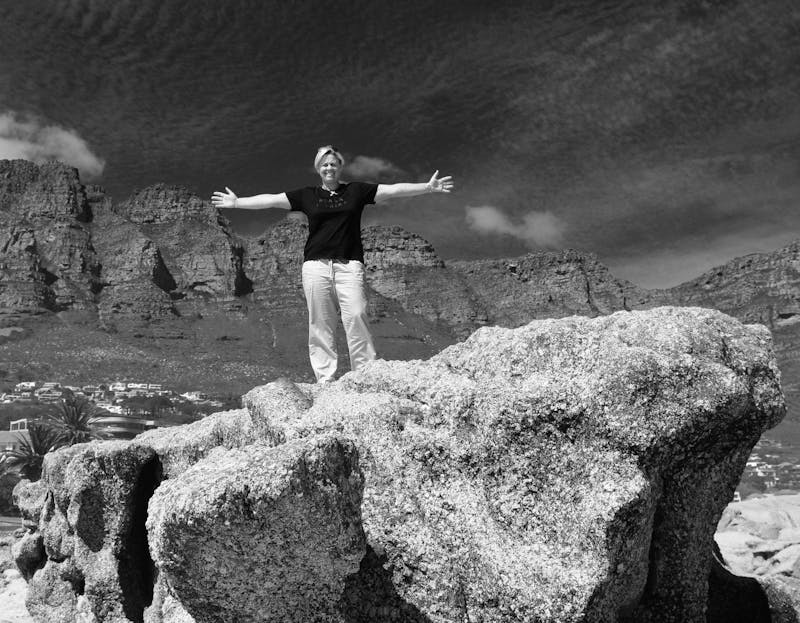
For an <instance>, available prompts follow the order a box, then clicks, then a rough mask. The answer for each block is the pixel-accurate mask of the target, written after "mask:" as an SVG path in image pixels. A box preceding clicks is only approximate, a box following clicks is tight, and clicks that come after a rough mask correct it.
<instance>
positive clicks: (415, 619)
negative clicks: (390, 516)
mask: <svg viewBox="0 0 800 623" xmlns="http://www.w3.org/2000/svg"><path fill="white" fill-rule="evenodd" d="M386 563H387V559H386V556H379V555H378V554H377V553H376V552H375V550H374V549H372V548H371V547H369V546H367V553H366V554H365V555H364V558H363V560H362V561H361V566H360V568H359V570H358V573H354V574H353V575H351V576H349V577H348V578H347V579H346V580H345V586H344V592H343V594H342V599H341V601H340V602H339V612H340V613H341V615H342V620H343V621H344V622H345V623H384V622H387V621H403V623H433V622H432V620H431V619H430V618H428V617H427V616H425V615H424V614H423V613H422V612H420V610H419V609H418V608H417V607H416V606H414V605H412V604H410V603H408V602H407V601H406V600H404V599H403V598H402V597H401V596H400V595H398V594H397V591H396V590H395V588H394V584H393V583H392V572H391V569H386V567H385V565H386Z"/></svg>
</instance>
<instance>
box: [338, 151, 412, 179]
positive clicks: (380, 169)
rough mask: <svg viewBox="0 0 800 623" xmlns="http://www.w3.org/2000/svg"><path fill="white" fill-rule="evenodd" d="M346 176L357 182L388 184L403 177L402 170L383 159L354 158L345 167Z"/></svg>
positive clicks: (369, 157)
mask: <svg viewBox="0 0 800 623" xmlns="http://www.w3.org/2000/svg"><path fill="white" fill-rule="evenodd" d="M345 171H346V172H347V175H349V176H351V177H353V178H355V179H358V180H374V181H376V182H389V181H394V180H396V179H398V178H399V177H401V176H403V175H404V171H403V169H401V168H400V167H398V166H396V165H394V164H392V163H391V162H389V161H388V160H384V159H383V158H377V157H373V156H356V157H355V158H353V161H352V162H348V163H347V165H345Z"/></svg>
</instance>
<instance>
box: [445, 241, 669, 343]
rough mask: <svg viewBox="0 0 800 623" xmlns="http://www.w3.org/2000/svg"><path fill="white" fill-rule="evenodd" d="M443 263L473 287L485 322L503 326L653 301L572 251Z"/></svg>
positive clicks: (588, 257)
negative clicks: (483, 313)
mask: <svg viewBox="0 0 800 623" xmlns="http://www.w3.org/2000/svg"><path fill="white" fill-rule="evenodd" d="M447 265H448V267H450V268H451V269H452V270H453V271H455V272H456V273H458V274H461V275H463V277H464V278H465V279H467V280H468V281H469V283H471V284H472V286H473V288H474V290H475V292H476V293H478V295H479V296H480V300H481V302H482V303H483V305H484V307H485V309H486V313H487V316H488V321H489V323H490V324H497V325H500V326H504V327H518V326H520V325H521V324H524V323H526V322H529V321H530V320H531V319H533V318H563V317H564V316H570V315H573V314H579V315H582V316H590V317H591V316H599V315H601V314H610V313H612V312H615V311H620V310H625V309H627V310H631V309H642V308H647V307H654V306H655V305H656V304H657V302H658V299H656V298H655V297H654V295H653V293H650V292H648V291H647V290H645V289H643V288H639V287H638V286H636V285H634V284H632V283H630V282H628V281H623V280H620V279H617V278H615V277H614V276H613V275H612V274H611V273H610V272H609V270H608V268H606V267H605V266H603V265H602V264H601V263H600V262H598V261H597V257H595V256H594V255H592V254H590V253H580V252H578V251H575V250H572V249H568V250H566V251H561V252H557V253H556V252H541V253H529V254H528V255H523V256H522V257H516V258H505V259H488V260H472V261H450V262H448V263H447ZM661 302H662V304H663V303H665V302H666V301H664V300H662V301H661Z"/></svg>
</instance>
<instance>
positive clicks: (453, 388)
mask: <svg viewBox="0 0 800 623" xmlns="http://www.w3.org/2000/svg"><path fill="white" fill-rule="evenodd" d="M244 403H245V405H246V409H243V410H239V411H234V412H227V413H226V414H218V416H217V419H216V420H215V421H214V422H212V423H211V424H210V425H207V426H206V427H203V426H202V424H203V423H197V424H195V425H191V426H190V427H187V428H184V429H173V430H171V431H154V432H151V433H147V434H146V435H144V436H140V437H139V438H137V439H136V440H134V441H133V442H131V444H129V445H127V446H125V445H115V444H111V445H109V443H108V442H106V443H93V444H89V445H85V446H78V447H76V449H71V450H68V451H60V452H58V453H56V454H55V455H53V457H52V458H49V459H48V462H47V464H46V467H45V474H46V480H45V482H46V484H47V487H48V490H49V493H48V500H51V501H49V502H48V503H47V504H46V505H45V509H44V511H43V513H42V518H41V521H40V531H41V536H42V540H43V543H44V547H45V550H46V554H47V559H46V561H44V563H43V566H41V568H37V569H36V570H35V571H34V574H33V577H32V579H31V587H32V590H31V593H30V596H29V607H30V609H31V612H32V613H34V614H35V616H36V617H37V620H39V621H44V620H58V619H57V618H55V617H56V616H62V615H61V614H59V613H60V612H71V613H73V614H74V613H76V612H79V611H82V610H81V609H84V610H85V609H87V608H88V609H89V610H91V612H93V613H94V616H95V617H97V620H98V621H99V622H101V623H103V622H105V621H115V623H122V622H124V621H133V620H137V619H136V618H134V617H132V616H131V613H134V614H136V613H140V612H141V613H146V615H147V617H148V619H147V620H148V621H152V622H155V621H163V620H166V619H165V618H164V617H165V616H167V615H166V612H167V609H169V611H170V612H177V613H178V614H177V615H176V617H178V616H179V617H182V619H176V620H186V617H187V616H189V615H191V616H192V617H194V618H195V620H196V621H198V622H203V623H205V622H212V621H213V622H217V621H220V622H221V621H230V620H241V621H266V620H270V621H296V620H298V616H297V613H301V616H300V617H299V618H300V619H303V620H318V621H331V622H339V623H343V622H344V621H348V622H351V621H370V622H376V621H377V622H381V621H386V622H388V621H398V620H401V621H412V622H413V621H419V622H424V623H430V622H434V623H445V622H448V623H449V622H452V621H465V620H470V621H480V620H483V621H498V622H502V621H509V622H511V621H525V620H529V621H540V622H543V623H544V622H553V623H555V622H558V623H565V622H570V621H574V622H578V621H582V622H588V621H592V622H595V621H597V622H601V621H609V622H611V621H618V622H620V623H623V622H631V623H632V622H634V621H635V622H637V623H641V622H644V623H646V622H679V621H680V622H682V623H692V622H698V623H699V622H700V621H707V619H706V611H707V609H709V612H712V611H713V612H720V611H721V610H719V609H717V610H715V609H714V607H716V606H715V605H718V604H719V603H720V601H721V600H723V599H722V597H721V596H722V595H725V594H727V592H726V591H730V590H731V589H730V587H731V583H733V582H735V576H730V577H729V576H727V575H725V574H721V573H717V571H718V568H717V567H715V565H714V560H715V558H714V541H713V535H714V531H715V527H716V524H717V521H718V520H719V518H720V515H721V514H722V512H723V510H724V508H725V505H726V503H727V501H728V500H729V499H730V497H731V495H732V493H733V490H734V488H735V486H736V484H737V482H738V480H739V477H740V474H741V471H742V468H743V466H744V463H745V461H746V460H747V457H748V455H749V452H750V449H751V447H752V446H753V445H754V443H755V442H756V440H757V439H758V438H759V436H760V435H761V433H762V432H763V431H764V430H765V429H766V428H768V427H770V426H773V425H774V424H775V423H776V422H777V421H778V420H779V419H780V418H781V417H782V416H783V414H784V404H783V398H782V394H781V390H780V383H779V373H778V370H777V367H776V364H775V359H774V355H773V352H772V347H771V341H770V336H769V332H768V331H767V330H766V329H765V328H763V327H761V326H747V327H745V326H742V325H741V324H739V323H738V322H736V321H735V320H733V319H731V318H730V317H727V316H725V315H723V314H720V313H718V312H713V311H709V310H701V309H675V308H659V309H655V310H652V311H648V312H620V313H616V314H613V315H610V316H601V317H598V318H594V319H589V318H581V317H571V318H565V319H562V320H544V321H536V322H532V323H530V324H528V325H526V326H523V327H520V328H518V329H501V328H483V329H480V330H479V331H477V332H476V333H475V334H473V335H472V336H471V337H470V338H469V339H468V340H466V341H465V342H463V343H461V344H457V345H455V346H452V347H450V348H448V349H446V350H444V351H443V352H441V353H440V354H439V355H436V356H435V357H433V358H431V359H430V360H428V361H424V362H423V361H416V362H400V361H380V360H379V361H376V362H374V363H373V364H371V365H370V366H368V367H366V368H364V369H362V370H360V371H359V372H357V373H352V374H349V375H347V376H345V377H344V378H343V379H341V380H340V381H338V382H336V383H333V384H329V385H322V386H319V385H304V384H297V385H296V384H293V383H291V382H289V381H287V380H281V381H278V382H275V383H274V384H269V385H267V386H264V387H259V388H256V389H254V390H253V391H252V392H251V393H250V394H248V395H247V396H246V397H245V399H244ZM238 429H241V430H242V431H243V432H242V434H240V435H237V433H236V431H237V430H238ZM251 439H255V440H256V441H255V443H251ZM215 444H216V445H217V446H218V447H216V448H213V447H212V446H213V445H215ZM122 457H129V458H126V459H124V460H123V458H122ZM356 457H358V459H357V460H356ZM356 461H357V462H356ZM135 465H141V466H143V467H142V468H141V469H139V468H134V466H135ZM125 466H128V467H125ZM144 466H147V467H146V468H145V467H144ZM123 467H125V468H124V469H123ZM159 468H160V469H159ZM137 469H138V471H137ZM158 472H160V473H161V476H155V474H157V473H158ZM123 473H127V476H126V477H125V478H127V479H126V480H125V481H124V482H121V481H120V479H121V478H122V474H123ZM362 473H363V490H362V489H361V487H362ZM57 474H64V476H63V477H59V476H57ZM142 474H148V475H147V476H143V475H142ZM159 478H160V479H161V483H160V485H158V487H157V488H156V489H155V493H154V494H153V496H152V497H151V498H150V500H149V505H148V508H149V511H148V512H149V516H148V519H147V526H148V541H149V546H150V552H151V553H152V558H153V565H154V568H155V569H158V570H159V571H158V572H157V573H154V575H153V576H152V577H150V578H149V579H150V585H149V586H150V588H149V589H146V590H145V589H144V588H142V589H141V590H138V589H137V590H138V592H136V593H135V595H132V596H130V597H129V598H128V601H127V602H126V603H128V604H129V606H127V608H128V610H126V611H124V612H120V611H119V610H114V611H113V612H112V609H111V605H110V601H109V599H110V597H111V596H112V595H116V596H117V598H122V597H124V594H123V595H122V596H120V594H119V588H118V587H119V586H122V585H123V583H121V582H120V581H119V580H118V578H120V577H122V576H124V573H123V572H122V570H121V569H122V567H121V566H120V565H122V562H123V561H124V560H127V558H126V556H125V555H124V552H131V551H132V550H131V549H130V545H131V543H133V542H136V541H135V539H140V538H142V537H141V534H142V532H141V530H142V526H143V525H144V518H143V517H142V515H141V514H137V513H139V512H140V511H137V510H133V511H132V512H122V511H121V510H120V509H122V508H123V506H124V504H129V506H128V507H127V508H129V509H141V508H142V500H144V499H145V498H146V497H147V495H146V494H147V488H146V487H145V485H143V484H139V485H136V484H134V483H143V482H144V483H152V482H153V479H155V480H156V481H157V480H158V479H159ZM164 478H166V479H164ZM137 486H138V487H139V488H138V491H140V492H142V495H136V496H130V495H128V492H130V491H132V490H133V489H136V487H137ZM142 487H145V488H144V489H143V488H142ZM98 492H103V496H107V497H108V499H109V500H110V503H109V511H108V512H103V513H97V512H96V509H97V508H100V505H99V502H98V500H100V499H105V498H100V497H98ZM359 499H360V506H359V504H358V500H359ZM123 502H124V504H123ZM103 508H105V506H103ZM92 509H95V510H92ZM133 516H135V517H136V518H137V519H135V520H134V521H132V522H129V521H127V520H126V519H125V518H128V517H133ZM81 518H83V521H81ZM126 529H127V530H128V532H127V533H126V531H125V530H126ZM362 531H363V535H362ZM125 534H129V535H136V536H128V537H126V536H125ZM100 535H104V536H103V537H102V538H100ZM84 544H86V545H93V546H94V549H93V550H92V547H89V548H88V549H89V550H92V554H91V555H90V554H89V553H88V552H87V548H86V547H85V546H84ZM121 553H123V554H122V555H121ZM100 560H102V561H104V564H102V565H101V564H100ZM265 561H268V563H269V564H264V562H265ZM88 562H91V563H92V569H94V570H93V571H91V572H89V571H88V570H87V568H86V566H85V565H86V563H88ZM139 562H140V563H143V564H141V565H140V566H139V568H140V569H147V568H148V564H147V561H146V560H140V561H139ZM101 573H102V574H105V576H104V577H105V580H103V581H101V579H100V574H101ZM156 576H157V577H156ZM75 578H79V579H80V578H83V581H84V584H83V585H82V584H81V583H80V582H76V581H75ZM138 578H139V579H138V580H137V582H139V583H138V584H137V583H136V582H134V583H133V585H134V586H141V585H142V583H143V582H144V581H145V580H146V579H147V578H146V577H144V576H141V575H140V576H138ZM731 578H734V579H731ZM70 582H72V584H71V583H70ZM90 582H91V583H92V584H91V586H92V588H91V590H90V588H89V587H90ZM101 586H102V588H100V587H101ZM757 590H758V591H760V592H759V593H758V594H759V595H760V596H761V597H763V599H764V600H765V603H766V604H767V605H768V607H772V605H771V604H773V603H776V601H777V600H779V599H789V597H787V590H784V589H780V588H775V587H774V586H773V587H770V588H769V590H766V589H765V588H764V587H761V588H757ZM770 591H772V593H770ZM148 599H149V600H150V601H149V602H148ZM175 599H177V601H178V602H180V606H179V607H177V608H176V604H175V601H174V600H175ZM723 601H724V600H723ZM134 603H135V604H136V606H135V608H133V606H130V604H134ZM54 604H57V606H56V605H54ZM712 606H714V607H712ZM59 608H61V610H59ZM47 616H49V617H52V618H50V619H46V618H45V617H47ZM64 616H66V615H64ZM136 616H138V614H137V615H136ZM142 616H144V615H142ZM123 617H126V618H123ZM159 617H160V618H159ZM723 620H724V621H726V623H738V620H737V619H731V618H726V619H713V618H712V619H708V621H710V622H711V623H717V621H720V623H721V621H723ZM741 620H742V621H744V619H741Z"/></svg>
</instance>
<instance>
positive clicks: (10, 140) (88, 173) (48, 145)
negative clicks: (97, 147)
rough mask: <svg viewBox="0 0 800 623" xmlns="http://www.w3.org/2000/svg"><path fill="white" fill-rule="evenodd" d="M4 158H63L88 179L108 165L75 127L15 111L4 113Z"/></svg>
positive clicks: (0, 139) (0, 121)
mask: <svg viewBox="0 0 800 623" xmlns="http://www.w3.org/2000/svg"><path fill="white" fill-rule="evenodd" d="M0 158H3V159H6V158H8V159H14V158H24V159H26V160H32V161H33V162H37V163H41V162H45V161H47V160H60V161H61V162H64V163H66V164H69V165H71V166H73V167H76V168H78V170H80V172H81V175H82V176H84V177H85V178H87V179H92V178H97V177H99V176H100V175H101V174H102V173H103V169H104V167H105V164H106V163H105V161H104V160H103V159H102V158H100V157H99V156H97V155H96V154H94V153H93V152H92V150H91V149H90V148H89V146H88V145H87V144H86V141H85V140H83V139H82V138H81V137H80V136H78V134H77V133H76V132H74V131H73V130H67V129H65V128H62V127H60V126H57V125H45V124H44V123H42V122H41V121H40V120H38V119H34V118H22V119H21V118H20V117H18V116H17V115H16V114H15V113H13V112H5V113H0Z"/></svg>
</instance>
